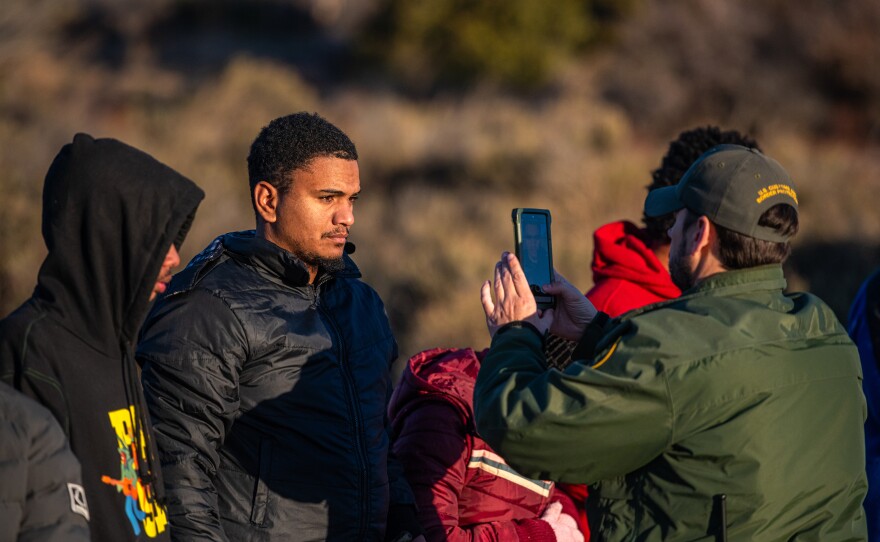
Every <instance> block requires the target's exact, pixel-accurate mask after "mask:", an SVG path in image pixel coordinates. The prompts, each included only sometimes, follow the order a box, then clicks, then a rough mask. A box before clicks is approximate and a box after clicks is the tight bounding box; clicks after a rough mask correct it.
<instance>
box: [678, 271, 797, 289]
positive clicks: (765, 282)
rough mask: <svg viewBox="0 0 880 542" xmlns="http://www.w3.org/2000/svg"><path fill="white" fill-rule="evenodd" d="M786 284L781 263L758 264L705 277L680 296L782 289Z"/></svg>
mask: <svg viewBox="0 0 880 542" xmlns="http://www.w3.org/2000/svg"><path fill="white" fill-rule="evenodd" d="M786 285H787V282H786V281H785V276H784V275H783V273H782V266H781V265H779V264H770V265H760V266H757V267H750V268H748V269H736V270H733V271H725V272H724V273H717V274H715V275H712V276H709V277H706V278H705V279H703V280H702V281H701V282H700V283H699V284H697V285H696V286H694V287H693V288H691V289H689V290H687V291H685V292H683V293H682V297H691V296H694V295H700V294H703V293H705V292H708V291H712V292H713V295H719V294H721V295H736V294H739V293H746V292H755V291H758V290H784V289H785V287H786ZM719 290H721V292H719Z"/></svg>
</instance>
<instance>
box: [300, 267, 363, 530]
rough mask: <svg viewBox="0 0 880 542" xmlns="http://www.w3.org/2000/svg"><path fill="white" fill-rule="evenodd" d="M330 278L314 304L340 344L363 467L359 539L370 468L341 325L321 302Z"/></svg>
mask: <svg viewBox="0 0 880 542" xmlns="http://www.w3.org/2000/svg"><path fill="white" fill-rule="evenodd" d="M327 280H329V277H328V278H325V279H324V280H321V281H319V282H318V283H317V284H316V285H315V287H314V293H315V300H314V305H315V307H317V308H318V310H319V311H320V312H321V314H323V315H324V316H325V317H326V318H327V321H328V322H329V323H330V327H331V328H332V332H333V334H334V336H335V341H334V342H335V343H336V344H337V345H338V353H339V365H340V368H341V369H342V376H343V377H344V382H345V391H346V395H347V397H348V406H349V414H350V415H351V419H352V421H353V423H354V438H355V447H354V448H355V451H356V452H357V459H358V463H359V464H360V468H361V476H360V486H361V487H360V489H361V499H360V501H361V518H360V531H359V534H358V540H365V539H366V532H367V523H368V520H367V517H368V515H369V506H370V503H369V499H368V498H367V488H368V487H369V485H368V482H369V480H368V476H369V472H368V471H369V469H368V465H367V459H366V457H367V452H366V449H365V447H364V439H363V420H361V414H360V409H358V401H357V397H356V395H355V386H354V375H352V374H351V365H350V364H349V362H348V358H347V357H346V356H345V348H344V346H345V345H344V344H342V333H341V332H340V331H339V326H338V325H337V323H336V320H335V319H334V318H333V317H332V315H330V313H329V312H328V311H326V310H324V306H323V304H321V303H320V293H321V285H323V284H324V283H325V282H326V281H327Z"/></svg>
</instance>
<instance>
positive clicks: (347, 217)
mask: <svg viewBox="0 0 880 542" xmlns="http://www.w3.org/2000/svg"><path fill="white" fill-rule="evenodd" d="M333 218H334V220H335V223H336V224H339V225H341V226H345V227H347V228H350V227H351V225H352V224H354V203H353V202H351V201H347V202H345V203H343V204H342V206H341V207H340V208H339V209H338V210H337V211H336V215H335V216H334V217H333Z"/></svg>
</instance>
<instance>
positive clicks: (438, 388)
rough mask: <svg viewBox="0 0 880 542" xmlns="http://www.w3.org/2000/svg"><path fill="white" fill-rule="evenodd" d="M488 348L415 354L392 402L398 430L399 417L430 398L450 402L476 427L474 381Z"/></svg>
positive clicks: (393, 416)
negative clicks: (476, 350) (478, 350)
mask: <svg viewBox="0 0 880 542" xmlns="http://www.w3.org/2000/svg"><path fill="white" fill-rule="evenodd" d="M486 352H488V349H486V350H482V351H480V352H474V350H473V349H471V348H432V349H430V350H425V351H424V352H419V353H418V354H416V355H415V356H413V357H411V358H410V359H409V361H408V362H407V364H406V368H405V369H404V370H403V374H402V375H401V377H400V382H398V384H397V386H395V388H394V393H393V394H392V396H391V401H390V402H389V404H388V415H389V417H390V418H391V423H392V425H393V426H394V432H395V434H396V432H397V425H398V420H403V418H405V417H406V414H407V413H408V412H409V411H410V410H411V409H412V408H415V407H416V406H417V405H418V404H419V403H421V402H422V401H426V400H434V401H436V400H441V401H445V402H448V403H450V404H451V405H453V406H454V407H455V408H456V410H458V412H459V414H460V415H461V417H462V420H463V421H464V422H465V423H466V424H467V426H468V427H470V428H471V430H475V427H474V422H473V419H474V384H475V383H476V381H477V373H478V372H479V371H480V361H481V360H482V359H483V358H484V357H485V356H486Z"/></svg>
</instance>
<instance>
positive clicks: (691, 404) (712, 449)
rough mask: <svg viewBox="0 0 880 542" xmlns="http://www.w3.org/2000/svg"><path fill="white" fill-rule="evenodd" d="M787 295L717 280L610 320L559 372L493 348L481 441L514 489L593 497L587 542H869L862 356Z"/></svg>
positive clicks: (756, 276) (759, 279)
mask: <svg viewBox="0 0 880 542" xmlns="http://www.w3.org/2000/svg"><path fill="white" fill-rule="evenodd" d="M785 284H786V283H785V279H784V278H783V275H782V269H781V267H780V266H762V267H757V268H752V269H748V270H741V271H731V272H726V273H721V274H718V275H714V276H712V277H709V278H708V279H706V280H705V281H703V282H702V283H701V284H700V285H698V286H697V287H695V288H693V289H692V290H690V291H687V292H685V293H684V294H683V295H682V296H681V297H680V298H678V299H675V300H672V301H667V302H663V303H658V304H655V305H651V306H648V307H645V308H643V309H639V310H637V311H633V312H630V313H627V314H626V315H624V316H622V317H621V318H619V319H617V320H612V321H611V322H610V323H609V325H608V326H607V328H606V333H605V335H604V336H603V338H602V340H601V341H600V342H599V345H598V348H597V353H596V354H595V355H594V356H593V359H590V360H586V361H577V362H575V363H572V364H571V365H570V366H569V367H568V368H567V369H566V370H565V371H564V372H561V371H558V370H555V369H550V370H548V369H547V367H546V365H545V360H544V355H543V352H542V344H541V339H540V337H539V336H538V334H537V333H535V332H534V331H533V330H530V329H528V328H509V329H507V330H505V331H504V332H502V333H499V334H496V336H495V337H494V339H493V341H492V346H491V349H490V351H489V354H488V355H487V357H486V359H485V360H484V361H483V364H482V368H481V370H480V374H479V377H478V379H477V384H476V389H475V391H474V406H475V414H476V421H477V428H478V431H479V433H480V435H481V436H482V437H483V438H484V439H485V440H486V441H488V442H489V444H490V445H491V446H492V447H493V448H494V449H495V450H496V451H497V452H498V453H500V454H501V455H502V456H503V457H504V458H505V459H506V460H507V461H508V462H509V463H510V465H511V466H513V467H514V468H515V469H516V470H517V471H519V472H521V473H522V474H524V475H526V476H530V477H533V478H540V479H552V480H558V481H564V482H575V483H589V484H592V488H591V495H590V500H589V503H588V516H589V519H590V523H591V530H592V533H593V537H594V538H593V540H594V541H595V540H599V541H601V540H646V541H647V540H721V538H720V537H721V531H722V529H726V536H727V537H728V540H731V541H733V540H739V541H752V540H767V541H776V540H822V541H840V540H865V539H866V532H865V518H864V512H863V510H862V500H863V498H864V496H865V492H866V490H867V482H866V477H865V456H864V442H863V441H864V435H863V429H862V427H863V423H864V420H865V415H866V413H865V400H864V396H863V395H862V391H861V370H860V366H859V358H858V352H857V350H856V348H855V346H854V345H853V344H852V342H851V341H850V340H849V338H848V337H847V334H846V330H845V329H844V328H843V327H842V326H841V325H840V323H839V322H838V320H837V318H836V317H835V315H834V314H833V312H832V311H831V309H829V308H828V307H827V306H826V305H825V304H824V303H823V302H822V301H820V300H819V299H817V298H816V297H814V296H812V295H810V294H792V295H784V294H783V288H785ZM722 495H723V497H722ZM722 501H723V503H722ZM722 511H724V513H722Z"/></svg>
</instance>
